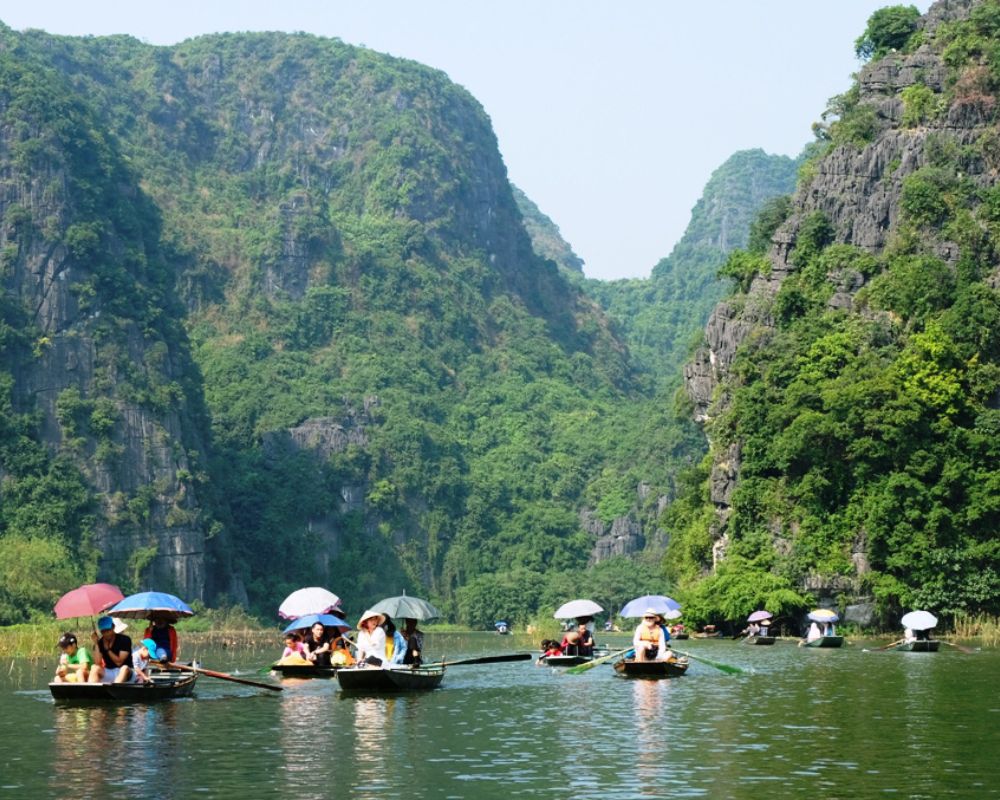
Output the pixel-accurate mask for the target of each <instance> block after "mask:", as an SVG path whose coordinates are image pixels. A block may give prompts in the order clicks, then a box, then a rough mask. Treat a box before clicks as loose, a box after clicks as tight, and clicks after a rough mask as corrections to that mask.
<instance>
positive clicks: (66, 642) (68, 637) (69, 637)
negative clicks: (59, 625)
mask: <svg viewBox="0 0 1000 800" xmlns="http://www.w3.org/2000/svg"><path fill="white" fill-rule="evenodd" d="M74 644H76V636H75V635H74V634H72V633H64V634H63V635H62V636H60V637H59V647H61V648H63V649H65V648H67V647H69V646H70V645H74Z"/></svg>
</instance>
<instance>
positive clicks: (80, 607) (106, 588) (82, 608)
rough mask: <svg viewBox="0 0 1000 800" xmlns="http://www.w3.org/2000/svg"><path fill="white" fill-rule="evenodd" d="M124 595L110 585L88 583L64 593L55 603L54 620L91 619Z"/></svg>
mask: <svg viewBox="0 0 1000 800" xmlns="http://www.w3.org/2000/svg"><path fill="white" fill-rule="evenodd" d="M124 597H125V595H123V594H122V590H121V589H119V588H118V587H117V586H112V585H111V584H110V583H88V584H86V585H85V586H81V587H79V588H77V589H73V590H72V591H69V592H66V594H64V595H63V596H62V597H60V598H59V601H58V602H57V603H56V607H55V612H56V619H71V618H73V617H93V616H95V615H97V614H100V613H101V612H102V611H104V610H105V609H108V608H110V607H111V606H113V605H114V604H115V603H117V602H118V601H119V600H122V599H123V598H124Z"/></svg>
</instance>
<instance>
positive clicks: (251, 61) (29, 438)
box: [0, 29, 699, 621]
mask: <svg viewBox="0 0 1000 800" xmlns="http://www.w3.org/2000/svg"><path fill="white" fill-rule="evenodd" d="M0 66H2V68H3V71H2V73H0V80H2V83H0V103H2V105H0V110H2V113H3V127H2V133H3V137H2V140H0V170H2V174H3V176H4V180H3V186H2V192H3V194H2V196H0V215H2V216H0V218H2V223H0V249H2V254H3V266H4V289H5V292H4V307H3V312H4V327H3V330H4V337H3V340H2V346H3V362H2V366H3V370H4V386H3V389H4V404H5V405H4V415H3V420H2V421H3V424H4V426H5V435H4V444H3V448H4V450H3V453H2V454H0V458H2V462H0V468H2V478H3V484H2V485H3V493H2V506H0V513H2V517H0V519H2V536H0V574H2V578H3V580H2V581H0V583H2V584H3V587H4V588H3V589H0V601H2V610H0V611H2V613H0V617H2V619H3V620H5V621H10V620H17V619H21V618H24V616H25V615H27V614H28V613H30V612H31V611H32V610H33V609H45V608H46V604H47V603H48V602H49V601H50V600H51V597H52V595H53V593H55V592H56V591H58V590H59V589H65V587H66V586H67V585H68V584H71V583H72V582H73V581H82V580H85V579H86V580H90V579H94V578H101V579H109V580H114V581H117V582H119V583H121V584H122V585H123V586H124V588H126V589H130V588H139V587H140V586H141V587H146V586H155V587H157V588H161V589H166V590H173V591H176V592H178V593H180V594H183V595H184V596H185V597H186V598H187V599H206V600H209V601H212V602H224V601H226V600H227V599H228V600H230V601H239V602H250V603H251V604H252V605H254V606H255V607H258V608H261V609H268V608H270V607H271V606H272V605H273V604H274V602H275V599H276V598H277V599H280V596H282V593H283V592H285V591H287V590H288V589H290V588H294V587H295V586H298V585H303V584H309V583H314V582H323V583H325V584H328V585H330V586H332V587H334V588H335V589H336V590H337V591H338V592H339V593H340V594H342V595H343V596H345V597H346V598H348V601H349V603H359V604H360V603H362V602H365V601H367V600H370V599H371V598H372V597H374V596H376V595H379V594H384V593H394V592H398V591H401V590H403V589H409V590H413V591H421V592H428V593H430V594H432V595H433V596H434V597H435V598H437V599H439V600H441V601H443V602H444V603H445V605H446V607H447V608H448V609H449V611H450V612H451V613H452V614H454V615H455V616H457V617H459V618H462V619H465V620H466V621H473V620H474V621H485V620H486V619H488V618H492V615H493V614H495V613H506V614H511V615H513V614H515V613H521V614H524V613H530V611H531V610H532V609H534V608H535V607H536V606H537V604H538V602H540V600H539V597H538V593H539V592H540V591H541V590H542V589H543V588H546V587H550V589H551V591H553V592H560V591H569V589H567V588H566V587H567V582H568V583H569V585H573V584H574V583H575V582H579V581H583V580H584V572H585V570H586V568H587V566H588V564H590V565H591V566H592V570H591V572H592V573H593V572H594V571H595V570H596V572H597V573H598V578H595V580H598V579H599V577H600V576H599V573H600V572H601V570H602V569H603V570H604V571H605V572H607V574H608V576H609V577H607V581H608V582H610V583H614V581H616V580H618V577H617V576H618V575H619V574H620V573H621V566H620V565H618V564H616V563H615V561H616V559H617V560H618V561H621V559H622V558H623V557H624V556H626V555H635V554H637V553H640V552H642V551H644V550H646V549H648V548H647V544H648V542H647V538H648V537H647V536H646V535H645V528H644V526H646V527H648V526H650V525H655V519H656V515H657V513H658V511H659V510H661V509H662V507H663V506H664V504H665V503H666V502H668V499H669V495H670V494H671V492H672V477H671V476H672V474H673V473H674V472H675V471H676V465H677V464H679V463H683V462H685V461H686V460H689V459H690V457H691V456H690V454H691V453H692V452H697V450H698V447H699V445H698V442H697V437H696V436H695V435H694V433H693V431H686V430H685V429H684V428H683V426H682V425H678V424H677V423H676V422H675V421H674V420H673V419H672V417H671V412H669V411H665V410H663V409H654V410H653V412H652V413H651V414H648V415H643V417H642V418H639V417H637V416H636V415H635V414H634V413H633V409H632V404H633V403H634V402H635V401H637V400H639V399H641V395H640V393H639V391H638V390H637V389H636V387H635V385H634V381H633V377H632V370H631V367H630V364H629V360H628V354H627V348H626V347H625V346H624V345H623V344H622V342H621V341H620V340H619V338H618V337H616V335H615V334H614V333H613V332H612V331H611V329H610V325H609V323H608V321H607V319H606V318H605V317H604V315H603V314H602V313H601V311H600V309H599V308H598V307H597V306H596V305H595V304H594V303H593V302H592V301H590V300H589V299H588V298H587V297H586V296H585V295H584V294H582V293H581V292H580V291H578V289H576V288H574V287H573V286H571V285H570V284H569V283H567V281H566V278H565V277H564V276H563V275H562V274H561V273H560V271H559V269H558V268H557V267H556V265H555V264H554V263H552V262H551V261H548V260H546V259H543V258H540V257H539V256H536V255H535V253H534V252H533V250H532V248H531V243H530V240H529V236H528V234H527V232H526V231H525V228H524V225H523V224H522V218H521V214H520V212H519V211H518V209H517V205H516V203H515V199H514V195H513V193H512V188H511V186H510V185H509V183H508V181H507V177H506V171H505V168H504V166H503V163H502V160H501V158H500V155H499V152H498V150H497V145H496V140H495V137H494V135H493V132H492V130H491V127H490V124H489V120H488V119H487V117H486V115H485V114H484V113H483V110H482V108H481V107H480V106H479V104H478V103H477V102H476V101H475V100H474V99H473V98H472V97H470V96H469V95H468V94H467V93H466V92H465V91H463V90H462V89H460V88H459V87H457V86H455V85H454V84H452V83H451V82H450V81H449V80H448V79H447V78H446V76H444V75H443V74H442V73H439V72H436V71H434V70H430V69H428V68H425V67H422V66H420V65H418V64H414V63H411V62H406V61H401V60H398V59H393V58H390V57H387V56H382V55H379V54H376V53H372V52H370V51H368V50H365V49H363V48H355V47H350V46H347V45H344V44H342V43H341V42H339V41H336V40H327V39H321V38H317V37H313V36H308V35H283V34H241V35H221V36H212V37H204V38H199V39H195V40H191V41H188V42H185V43H183V44H180V45H177V46H175V47H168V48H161V47H151V46H148V45H145V44H142V43H140V42H138V41H136V40H134V39H131V38H129V37H125V36H115V37H108V38H87V39H75V38H69V37H58V36H50V35H48V34H44V33H42V32H38V31H28V32H25V33H16V32H14V31H11V30H9V29H2V30H0ZM654 455H655V457H654ZM649 532H650V533H651V534H652V533H655V531H652V530H651V531H649ZM660 546H661V548H662V541H661V542H660ZM609 558H610V559H611V562H610V563H609V562H608V559H609ZM656 560H657V557H656V555H655V553H651V554H650V555H649V558H648V560H647V564H646V566H645V567H643V569H642V570H640V574H646V575H654V574H655V572H656V566H655V563H656ZM616 570H618V571H617V572H616ZM543 572H545V573H546V574H547V576H548V579H547V580H543V579H542V578H541V575H542V573H543ZM563 574H565V576H566V577H565V580H563V579H561V578H558V576H560V575H563ZM483 576H488V577H487V578H485V579H484V580H481V581H479V583H476V579H479V578H481V577H483ZM619 583H620V581H619ZM609 591H610V590H609ZM617 591H619V592H622V591H626V589H624V588H621V587H619V588H618V589H617ZM463 593H464V594H463ZM504 603H507V606H505V605H504Z"/></svg>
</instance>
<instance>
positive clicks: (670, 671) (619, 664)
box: [615, 659, 688, 680]
mask: <svg viewBox="0 0 1000 800" xmlns="http://www.w3.org/2000/svg"><path fill="white" fill-rule="evenodd" d="M687 668H688V662H687V661H686V660H684V659H681V660H677V661H633V660H631V659H629V660H623V661H616V662H615V672H617V673H618V674H619V675H621V676H622V677H623V678H648V679H654V680H655V679H659V678H676V677H678V676H680V675H683V674H684V673H685V672H687Z"/></svg>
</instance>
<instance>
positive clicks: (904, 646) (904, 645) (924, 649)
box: [893, 639, 941, 653]
mask: <svg viewBox="0 0 1000 800" xmlns="http://www.w3.org/2000/svg"><path fill="white" fill-rule="evenodd" d="M940 647H941V642H939V641H938V640H937V639H914V640H912V641H909V642H900V643H899V644H897V645H896V646H895V647H894V648H893V650H900V651H902V652H904V653H936V652H937V651H938V648H940Z"/></svg>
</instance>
